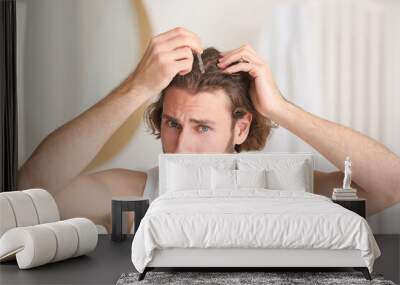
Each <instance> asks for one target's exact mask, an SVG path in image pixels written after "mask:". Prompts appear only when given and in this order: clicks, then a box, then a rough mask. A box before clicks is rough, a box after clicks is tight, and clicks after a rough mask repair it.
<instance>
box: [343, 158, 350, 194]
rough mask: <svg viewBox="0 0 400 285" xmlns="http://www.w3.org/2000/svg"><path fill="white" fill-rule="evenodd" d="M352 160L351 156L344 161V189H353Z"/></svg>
mask: <svg viewBox="0 0 400 285" xmlns="http://www.w3.org/2000/svg"><path fill="white" fill-rule="evenodd" d="M350 184H351V160H350V157H346V161H345V162H344V179H343V189H351V186H350Z"/></svg>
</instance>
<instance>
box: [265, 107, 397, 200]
mask: <svg viewBox="0 0 400 285" xmlns="http://www.w3.org/2000/svg"><path fill="white" fill-rule="evenodd" d="M273 119H274V120H275V121H277V122H278V123H279V124H280V125H282V126H283V127H285V128H286V129H288V130H289V131H290V132H292V133H293V134H295V135H296V136H298V137H300V138H301V139H302V140H304V141H305V142H307V143H308V144H310V145H311V146H312V147H314V148H315V149H316V150H317V151H319V152H320V153H321V154H322V155H323V156H324V157H326V158H327V159H328V160H329V161H330V162H331V163H333V164H334V165H335V166H336V167H337V168H339V169H340V170H341V171H343V170H344V169H343V168H344V166H343V161H344V160H345V158H346V156H350V158H351V160H352V162H353V167H352V171H353V172H352V179H353V181H355V182H356V183H357V184H358V185H359V186H361V187H362V188H363V189H364V190H365V191H366V192H369V193H375V194H377V195H380V194H384V195H387V197H389V198H390V199H393V202H396V201H399V200H400V158H399V157H398V156H396V155H395V154H394V153H393V152H391V151H390V150H389V149H387V148H386V147H385V146H383V145H382V144H380V143H378V142H377V141H375V140H373V139H371V138H369V137H367V136H365V135H363V134H361V133H359V132H356V131H354V130H352V129H349V128H347V127H344V126H342V125H339V124H336V123H333V122H330V121H328V120H325V119H322V118H319V117H317V116H314V115H312V114H310V113H308V112H306V111H304V110H302V109H301V108H299V107H297V106H295V105H293V104H291V103H288V102H285V103H283V104H282V107H281V110H280V112H279V113H276V114H274V118H273ZM338 186H340V185H338Z"/></svg>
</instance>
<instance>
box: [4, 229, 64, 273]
mask: <svg viewBox="0 0 400 285" xmlns="http://www.w3.org/2000/svg"><path fill="white" fill-rule="evenodd" d="M56 249H57V239H56V236H55V235H54V233H53V231H52V230H51V229H49V228H47V227H43V225H36V226H29V227H18V228H13V229H11V230H9V231H7V232H6V233H5V234H4V235H3V236H2V237H1V238H0V260H2V259H4V258H6V257H8V258H7V260H8V259H10V257H12V256H13V255H14V254H16V258H17V262H18V266H19V268H21V269H28V268H32V267H36V266H40V265H43V264H46V263H49V262H50V261H51V260H52V259H53V257H54V255H55V254H56Z"/></svg>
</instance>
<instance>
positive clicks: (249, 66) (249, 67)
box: [223, 62, 258, 78]
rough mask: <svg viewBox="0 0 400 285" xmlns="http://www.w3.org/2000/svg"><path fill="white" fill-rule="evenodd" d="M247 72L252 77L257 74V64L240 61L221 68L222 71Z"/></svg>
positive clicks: (230, 72)
mask: <svg viewBox="0 0 400 285" xmlns="http://www.w3.org/2000/svg"><path fill="white" fill-rule="evenodd" d="M240 71H243V72H248V73H249V74H250V75H251V76H252V77H253V78H256V77H257V76H258V66H257V65H256V64H253V63H248V62H241V63H238V64H235V65H232V66H230V67H228V68H226V69H224V70H223V72H224V73H229V74H232V73H236V72H240Z"/></svg>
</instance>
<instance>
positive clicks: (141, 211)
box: [111, 196, 149, 241]
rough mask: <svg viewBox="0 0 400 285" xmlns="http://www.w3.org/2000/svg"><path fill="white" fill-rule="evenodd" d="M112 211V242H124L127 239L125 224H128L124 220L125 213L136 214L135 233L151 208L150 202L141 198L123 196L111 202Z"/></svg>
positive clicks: (114, 198)
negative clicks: (124, 229)
mask: <svg viewBox="0 0 400 285" xmlns="http://www.w3.org/2000/svg"><path fill="white" fill-rule="evenodd" d="M111 208H112V209H111V211H112V233H111V240H113V241H123V240H124V239H126V234H124V233H123V232H122V231H123V228H124V227H123V226H124V224H123V223H126V222H127V221H125V219H124V218H123V214H124V212H130V211H133V212H135V221H134V223H135V233H136V231H137V229H138V227H139V224H140V221H141V220H142V218H143V217H144V215H145V214H146V211H147V209H148V208H149V200H148V199H146V198H143V197H140V196H121V197H113V198H112V202H111Z"/></svg>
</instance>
